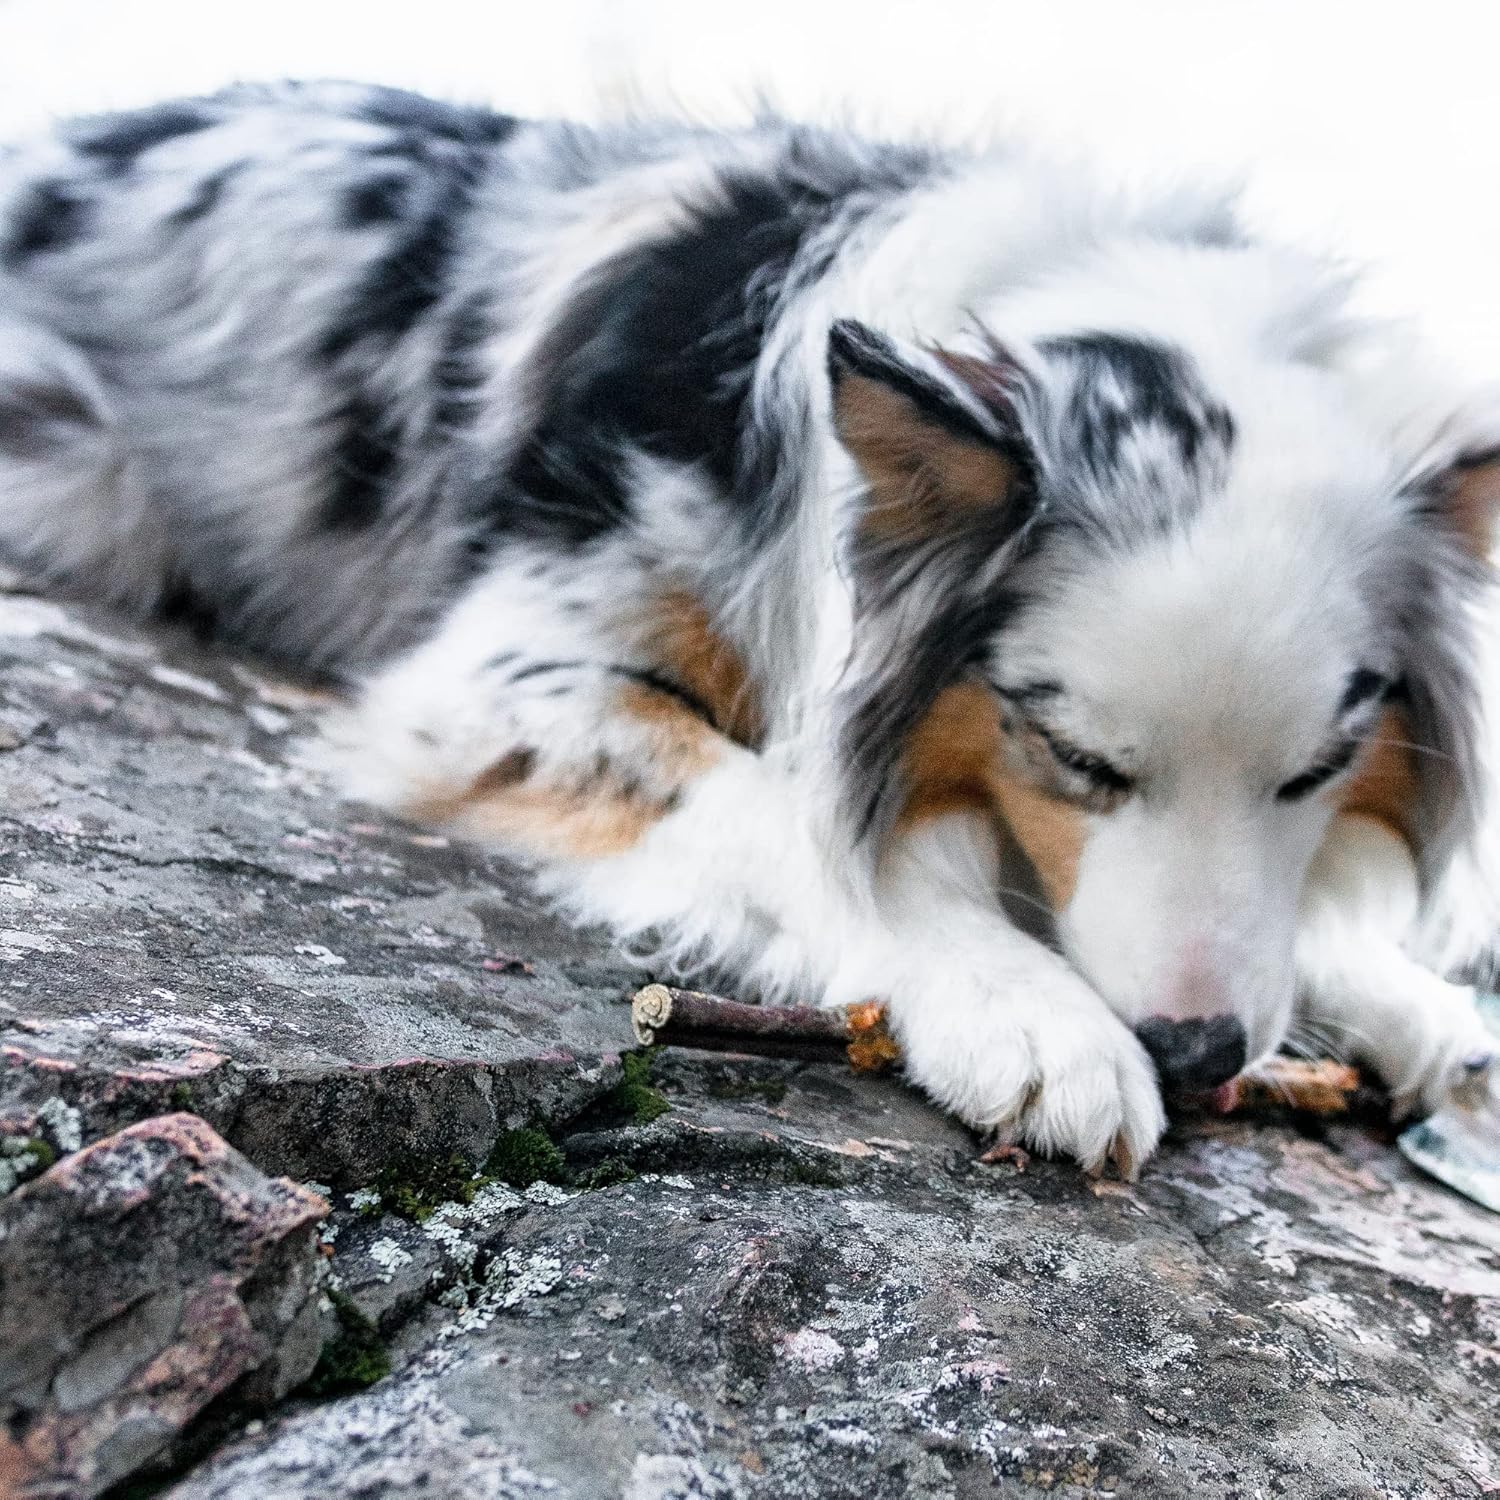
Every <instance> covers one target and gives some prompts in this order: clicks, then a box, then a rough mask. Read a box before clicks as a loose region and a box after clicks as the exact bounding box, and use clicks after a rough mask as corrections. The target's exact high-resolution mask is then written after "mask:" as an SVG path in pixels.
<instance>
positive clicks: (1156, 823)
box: [0, 84, 1500, 1172]
mask: <svg viewBox="0 0 1500 1500" xmlns="http://www.w3.org/2000/svg"><path fill="white" fill-rule="evenodd" d="M1497 445H1500V422H1497V421H1496V419H1495V417H1494V415H1493V413H1491V412H1486V411H1485V410H1484V409H1483V408H1482V407H1479V406H1475V405H1470V406H1469V407H1468V408H1467V409H1465V407H1464V404H1463V403H1461V402H1458V401H1455V400H1450V399H1445V397H1444V396H1443V393H1442V387H1441V384H1440V383H1439V382H1435V381H1434V380H1433V379H1432V378H1431V377H1429V376H1428V375H1426V374H1425V373H1424V372H1423V371H1422V370H1421V369H1420V368H1419V366H1418V364H1417V362H1416V357H1415V356H1414V355H1413V354H1412V353H1411V352H1410V351H1409V350H1407V349H1406V348H1405V347H1402V346H1398V344H1397V343H1396V342H1395V341H1394V339H1393V338H1392V337H1391V336H1390V335H1389V334H1384V333H1380V332H1379V331H1371V330H1363V329H1361V328H1359V327H1357V326H1356V325H1354V324H1353V323H1352V322H1351V321H1350V320H1349V319H1348V318H1347V317H1346V316H1345V313H1344V310H1343V289H1342V287H1341V285H1340V283H1339V282H1338V280H1337V279H1336V278H1335V277H1333V276H1331V275H1330V274H1329V273H1328V272H1327V271H1326V269H1325V268H1323V267H1322V266H1320V265H1317V264H1314V263H1311V262H1309V261H1308V260H1306V259H1303V258H1300V257H1298V256H1295V255H1291V254H1288V253H1287V252H1285V251H1281V250H1277V249H1274V248H1268V247H1265V246H1263V245H1259V244H1256V243H1253V242H1252V241H1250V240H1249V239H1247V238H1246V237H1245V236H1244V235H1243V234H1242V233H1241V232H1240V230H1239V229H1238V228H1237V226H1236V224H1235V222H1234V219H1233V216H1232V214H1231V212H1230V211H1229V209H1228V208H1227V207H1226V205H1225V204H1224V203H1223V202H1222V201H1219V200H1217V199H1213V198H1208V197H1204V196H1201V195H1192V194H1179V195H1175V196H1172V195H1167V196H1161V197H1157V198H1155V199H1151V200H1149V201H1143V202H1136V203H1131V202H1125V201H1122V200H1120V199H1118V198H1117V197H1115V196H1114V195H1112V194H1109V193H1105V192H1101V191H1100V190H1098V189H1097V188H1096V187H1095V186H1094V185H1093V184H1091V183H1090V182H1089V181H1088V180H1087V179H1086V178H1084V177H1083V176H1082V175H1080V174H1079V173H1078V172H1077V171H1076V170H1059V169H1057V168H1055V167H1052V166H1049V165H1048V164H1046V163H1044V162H1040V161H1036V160H1033V159H1031V158H1030V157H1027V156H1025V155H1022V154H1019V153H1016V152H1000V153H998V154H992V155H984V156H969V155H964V154H962V153H955V152H948V151H938V150H934V149H928V148H925V147H920V146H911V145H890V144H878V143H874V142H871V141H868V140H862V139H858V138H855V137H853V136H851V135H848V134H844V133H838V132H819V131H813V130H808V129H801V128H796V127H793V126H789V125H786V124H784V123H780V122H768V123H765V124H763V125H761V126H759V127H757V128H754V129H751V130H746V131H742V132H735V133H711V132H706V131H701V130H694V129H689V128H686V127H678V126H661V127H646V126H634V127H630V128H621V129H617V130H602V131H601V130H585V129H579V128H575V127H572V126H567V125H561V124H545V123H532V122H522V121H517V120H513V119H509V118H506V117H504V116H501V115H498V114H493V113H489V112H487V111H484V110H478V109H466V108H459V107H453V106H448V105H444V104H439V103H436V102H433V101H429V100H425V99H421V98H418V97H415V96H411V95H406V94H400V93H396V92H392V91H387V90H379V89H372V88H367V87H363V86H355V85H333V84H327V85H323V84H320V85H310V86H294V85H286V86H279V87H270V88H243V89H237V90H234V91H231V92H229V93H227V94H224V95H222V96H219V97H216V98H212V99H205V100H195V101H189V102H184V103H178V104H171V105H165V106H161V107H159V108H156V109H151V110H145V111H141V112H136V113H129V114H123V115H118V116H112V117H107V118H98V119H91V120H84V121H80V122H76V123H73V124H69V125H66V126H63V127H62V128H60V129H59V130H57V131H56V132H55V133H53V134H52V135H51V136H50V137H49V138H47V139H45V140H41V141H39V142H36V143H34V144H31V145H28V146H26V147H24V148H21V149H17V150H15V151H12V152H10V153H9V154H7V155H5V156H3V157H0V546H3V547H4V548H5V549H7V550H9V551H11V552H12V553H14V554H16V555H18V556H20V557H21V558H23V559H24V560H26V561H27V562H29V563H30V564H32V565H33V566H36V567H39V568H41V569H42V570H44V571H45V572H46V573H48V574H49V575H51V576H53V577H55V578H56V579H58V580H59V581H62V582H65V583H67V584H69V585H71V586H75V587H79V588H83V589H86V590H88V591H90V592H92V593H94V594H97V595H103V596H105V597H107V598H109V599H111V600H114V601H116V602H118V603H120V604H123V605H127V606H130V607H133V608H136V609H139V610H142V611H157V612H167V613H173V612H175V613H179V614H181V613H189V614H191V615H192V616H194V617H196V618H198V619H200V620H207V619H211V620H212V621H213V622H214V624H215V625H216V626H217V628H218V629H220V630H222V631H223V632H224V633H225V634H226V635H228V636H230V637H232V638H234V639H236V640H239V641H241V642H244V643H247V644H249V645H250V646H252V647H255V648H258V649H260V650H262V651H266V652H269V653H273V654H276V655H279V656H282V657H286V658H291V659H294V660H296V661H297V662H300V663H302V664H304V665H306V666H310V667H313V668H317V669H320V670H323V671H325V672H328V673H331V674H335V675H338V676H341V677H344V678H346V679H347V680H349V681H350V682H351V683H354V684H357V689H358V691H357V698H356V701H355V702H354V703H353V705H352V706H351V707H350V708H349V710H348V711H347V712H345V713H343V714H342V715H341V716H340V717H339V720H338V722H337V723H336V724H335V725H334V728H333V733H332V740H333V742H334V744H335V746H336V748H337V756H338V760H339V762H340V764H341V765H342V767H343V770H344V774H345V777H346V785H347V787H348V789H349V791H350V792H351V793H352V794H353V795H355V796H357V797H359V798H363V799H366V800H368V801H371V802H375V803H378V804H380V805H382V806H384V807H387V808H391V809H394V810H396V811H398V812H401V813H404V814H406V815H408V816H411V817H414V818H417V819H422V820H425V821H429V822H433V823H437V824H441V825H444V826H446V827H451V828H453V829H455V830H457V831H459V832H461V833H463V834H465V835H468V836H470V837H473V838H477V839H481V840H484V841H486V842H488V843H491V844H494V845H496V846H498V847H500V848H503V849H505V850H507V851H509V852H511V853H513V854H517V855H520V856H522V857H524V858H526V859H527V860H529V861H530V862H531V863H532V864H533V865H534V866H535V868H536V871H537V879H538V881H539V882H540V884H541V887H542V888H543V889H544V890H545V891H547V892H548V893H550V894H551V895H552V896H553V897H555V898H556V899H557V900H558V901H559V902H560V903H561V904H562V905H563V906H564V907H566V908H567V909H568V910H569V911H570V912H572V913H573V914H575V915H576V916H577V917H578V918H580V919H584V920H589V921H598V922H603V923H606V924H607V925H608V926H609V927H610V928H611V929H612V930H613V931H614V932H615V933H616V934H617V935H618V936H619V937H620V938H621V939H622V940H625V941H627V942H628V943H631V944H633V945H635V946H637V947H639V946H646V947H647V948H648V949H649V951H650V952H651V953H652V954H653V956H654V958H655V959H656V961H657V962H671V963H673V964H675V965H676V966H678V967H679V968H681V969H684V970H693V971H702V970H705V969H710V970H713V971H715V972H716V973H718V974H719V975H720V976H721V977H722V976H723V975H724V974H726V973H727V974H728V975H729V976H730V981H731V982H733V983H734V984H736V985H737V986H738V987H739V988H740V989H741V990H742V991H749V990H753V991H756V992H759V993H760V994H762V995H764V996H766V997H767V998H769V999H779V998H783V997H791V996H796V997H798V998H802V999H806V998H811V997H815V998H817V999H818V1000H821V1001H823V1002H825V1003H830V1004H832V1003H837V1002H842V1001H849V1000H857V999H863V998H866V997H869V996H872V995H873V996H881V997H884V998H886V999H888V1000H889V1002H890V1005H891V1013H892V1017H893V1021H894V1025H895V1027H896V1030H897V1032H898V1034H899V1038H900V1041H901V1043H902V1046H903V1049H904V1052H905V1056H906V1060H907V1068H908V1071H909V1073H910V1075H911V1077H912V1078H913V1079H914V1080H915V1081H916V1082H917V1083H919V1084H920V1085H921V1086H922V1087H923V1088H925V1089H926V1090H927V1091H928V1093H929V1094H930V1095H931V1096H932V1097H933V1098H934V1099H936V1100H937V1101H938V1102H940V1103H941V1104H943V1105H945V1106H947V1107H948V1108H950V1109H952V1110H953V1111H955V1112H956V1113H957V1114H959V1115H960V1116H962V1118H963V1119H965V1120H967V1121H968V1122H970V1123H971V1124H973V1125H975V1126H979V1127H986V1128H996V1129H1000V1130H1003V1131H1007V1132H1009V1133H1010V1134H1011V1135H1012V1136H1014V1137H1016V1138H1019V1139H1024V1140H1026V1141H1028V1142H1029V1143H1031V1144H1033V1145H1036V1146H1038V1147H1041V1148H1043V1149H1049V1150H1060V1151H1065V1152H1069V1153H1071V1154H1072V1155H1074V1156H1075V1157H1077V1158H1078V1159H1079V1160H1081V1161H1082V1162H1084V1163H1086V1164H1088V1165H1091V1166H1093V1165H1098V1164H1100V1163H1102V1162H1103V1161H1104V1160H1105V1159H1106V1158H1107V1157H1113V1158H1114V1159H1115V1161H1116V1162H1117V1163H1118V1164H1119V1166H1120V1167H1121V1169H1122V1170H1124V1171H1126V1172H1130V1171H1132V1170H1133V1169H1134V1167H1135V1166H1136V1164H1138V1163H1139V1162H1140V1161H1141V1160H1142V1159H1144V1157H1145V1156H1146V1155H1147V1154H1148V1153H1149V1152H1150V1150H1151V1149H1152V1147H1153V1146H1154V1145H1155V1143H1156V1140H1157V1138H1158V1136H1159V1134H1160V1132H1161V1129H1162V1124H1163V1115H1162V1105H1161V1102H1160V1093H1159V1087H1158V1076H1157V1073H1158V1068H1159V1070H1160V1072H1161V1073H1162V1074H1163V1075H1164V1076H1165V1078H1166V1080H1167V1081H1168V1082H1170V1083H1178V1084H1181V1085H1183V1086H1189V1087H1191V1086H1210V1085H1212V1084H1214V1083H1216V1082H1218V1081H1220V1080H1221V1079H1223V1078H1224V1077H1227V1076H1228V1075H1229V1074H1230V1073H1232V1072H1233V1071H1234V1070H1235V1069H1236V1068H1237V1067H1238V1066H1240V1065H1241V1064H1242V1063H1243V1062H1244V1061H1245V1060H1246V1058H1247V1056H1248V1057H1249V1058H1251V1059H1253V1058H1255V1057H1257V1056H1259V1055H1261V1054H1264V1053H1266V1052H1269V1051H1271V1050H1274V1049H1275V1048H1276V1047H1277V1046H1278V1045H1280V1044H1282V1043H1283V1042H1285V1041H1287V1039H1288V1037H1289V1034H1290V1035H1293V1036H1294V1037H1295V1035H1296V1034H1297V1032H1298V1029H1299V1028H1300V1031H1301V1032H1302V1033H1305V1034H1308V1035H1312V1036H1315V1037H1316V1038H1317V1039H1318V1041H1319V1044H1320V1045H1321V1044H1325V1043H1332V1044H1334V1045H1337V1046H1340V1047H1342V1048H1344V1049H1347V1050H1349V1051H1352V1052H1353V1053H1355V1054H1357V1055H1359V1056H1361V1057H1363V1058H1364V1059H1365V1060H1367V1061H1368V1062H1370V1063H1371V1064H1373V1065H1374V1066H1375V1067H1376V1068H1378V1069H1379V1070H1380V1071H1381V1072H1382V1073H1383V1074H1384V1075H1385V1077H1386V1078H1387V1080H1388V1081H1389V1083H1390V1084H1391V1086H1392V1089H1393V1090H1394V1092H1395V1094H1396V1095H1397V1097H1398V1100H1399V1101H1400V1102H1401V1103H1402V1104H1403V1105H1409V1106H1413V1107H1420V1106H1424V1105H1428V1104H1431V1103H1432V1102H1433V1101H1434V1100H1435V1099H1436V1098H1438V1097H1439V1096H1440V1094H1441V1092H1442V1091H1443V1089H1444V1088H1445V1087H1447V1086H1448V1084H1449V1083H1450V1082H1451V1081H1452V1080H1453V1079H1454V1077H1455V1076H1458V1075H1459V1074H1460V1073H1462V1072H1463V1071H1464V1069H1465V1068H1468V1069H1469V1070H1470V1071H1477V1070H1479V1069H1482V1068H1483V1067H1484V1066H1486V1065H1487V1056H1488V1047H1487V1044H1486V1041H1485V1036H1484V1033H1483V1031H1482V1029H1481V1028H1480V1026H1479V1023H1478V1021H1477V1019H1476V1017H1475V1015H1474V1011H1473V1007H1472V1004H1471V998H1472V997H1471V992H1470V991H1469V990H1468V989H1467V988H1465V985H1466V984H1467V983H1468V982H1471V981H1474V980H1476V979H1486V978H1489V977H1492V975H1493V968H1494V957H1493V948H1492V946H1491V944H1492V939H1493V937H1494V934H1495V933H1496V931H1497V927H1500V873H1497V864H1500V849H1497V842H1500V841H1497V834H1500V810H1497V799H1496V797H1495V795H1494V792H1495V786H1494V783H1495V778H1496V773H1497V767H1500V757H1497V754H1496V749H1495V746H1494V743H1493V734H1494V724H1493V723H1492V722H1491V721H1492V718H1493V713H1494V704H1493V702H1492V701H1487V700H1492V699H1493V697H1494V694H1495V692H1496V691H1497V688H1496V683H1497V681H1500V677H1497V671H1496V668H1497V667H1500V657H1497V655H1496V648H1495V639H1494V632H1493V630H1492V620H1493V618H1494V609H1493V603H1494V601H1493V598H1492V594H1493V589H1492V581H1491V577H1490V574H1489V571H1488V564H1487V561H1486V559H1487V553H1488V548H1489V526H1490V513H1491V510H1492V507H1493V504H1494V502H1495V499H1496V494H1497V491H1500V465H1497V464H1496V463H1495V462H1494V459H1495V454H1496V451H1497ZM1486 662H1487V663H1488V666H1486V665H1485V664H1486ZM1148 1048H1149V1051H1148ZM1153 1057H1154V1058H1155V1063H1153Z"/></svg>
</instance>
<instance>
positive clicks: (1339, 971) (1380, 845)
mask: <svg viewBox="0 0 1500 1500" xmlns="http://www.w3.org/2000/svg"><path fill="white" fill-rule="evenodd" d="M1418 900H1419V893H1418V885H1417V871H1416V866H1415V864H1414V863H1413V860H1412V855H1411V851H1410V849H1409V848H1408V846H1407V844H1406V842H1405V841H1404V840H1403V839H1402V838H1401V837H1400V835H1399V834H1397V833H1396V832H1395V831H1394V830H1392V829H1391V828H1390V827H1388V826H1387V825H1386V824H1384V823H1382V822H1379V821H1376V820H1375V819H1373V818H1365V817H1359V816H1344V817H1341V818H1339V819H1338V820H1337V821H1336V822H1335V824H1334V826H1333V828H1332V829H1331V830H1330V832H1329V836H1328V838H1327V840H1326V841H1325V842H1324V844H1323V847H1322V849H1321V850H1320V851H1319V853H1318V856H1317V859H1316V860H1315V861H1314V864H1313V868H1312V871H1311V873H1310V875H1309V878H1308V884H1307V889H1306V893H1305V895H1304V898H1303V910H1302V921H1301V928H1300V931H1299V936H1298V942H1297V967H1298V981H1299V1000H1298V1022H1299V1025H1300V1027H1301V1030H1302V1032H1303V1034H1304V1036H1305V1039H1306V1040H1307V1041H1308V1042H1310V1043H1311V1044H1312V1045H1314V1046H1324V1045H1326V1046H1330V1047H1332V1048H1334V1049H1335V1050H1338V1051H1340V1052H1342V1053H1344V1054H1346V1055H1348V1056H1350V1057H1352V1058H1354V1059H1356V1060H1358V1061H1360V1062H1363V1063H1367V1064H1368V1065H1369V1066H1370V1067H1372V1068H1374V1069H1375V1071H1376V1072H1378V1073H1379V1074H1380V1076H1381V1078H1382V1079H1384V1081H1385V1083H1386V1085H1387V1086H1388V1087H1389V1088H1390V1091H1391V1094H1392V1097H1393V1099H1394V1101H1395V1105H1396V1110H1397V1113H1398V1114H1410V1113H1413V1112H1430V1111H1431V1110H1433V1109H1435V1108H1437V1106H1438V1105H1440V1104H1441V1103H1442V1102H1443V1099H1444V1098H1445V1097H1446V1096H1447V1094H1448V1092H1449V1091H1450V1090H1451V1089H1452V1088H1453V1087H1454V1086H1455V1085H1457V1084H1461V1083H1463V1082H1464V1081H1466V1080H1469V1079H1474V1078H1476V1077H1478V1076H1479V1075H1481V1074H1482V1073H1483V1072H1484V1070H1485V1069H1486V1068H1488V1067H1489V1066H1490V1064H1491V1062H1492V1060H1493V1057H1494V1053H1495V1050H1496V1046H1495V1040H1494V1038H1493V1037H1492V1036H1491V1035H1490V1033H1489V1032H1488V1030H1487V1029H1486V1027H1485V1025H1484V1023H1483V1022H1482V1021H1481V1020H1480V1018H1479V1014H1478V1012H1477V1011H1476V1010H1475V1007H1474V992H1473V990H1472V989H1470V988H1469V987H1467V986H1465V985H1458V984H1450V983H1448V982H1447V981H1446V980H1444V979H1441V978H1440V977H1439V976H1438V975H1436V974H1434V973H1432V971H1431V970H1429V969H1427V968H1424V967H1423V966H1422V965H1421V964H1419V963H1417V962H1416V961H1415V960H1414V959H1412V958H1411V957H1409V956H1408V955H1407V953H1406V952H1405V951H1404V949H1403V947H1402V940H1403V938H1404V937H1405V936H1406V935H1407V934H1408V933H1409V932H1410V931H1411V929H1412V926H1413V923H1414V922H1415V920H1416V917H1417V911H1418Z"/></svg>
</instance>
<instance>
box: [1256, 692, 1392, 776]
mask: <svg viewBox="0 0 1500 1500" xmlns="http://www.w3.org/2000/svg"><path fill="white" fill-rule="evenodd" d="M1395 686H1396V684H1395V683H1394V682H1393V681H1392V680H1391V679H1390V678H1389V677H1387V676H1385V674H1384V673H1382V672H1377V671H1375V670H1373V669H1372V668H1370V667H1357V668H1355V670H1354V671H1353V672H1351V673H1350V674H1349V680H1348V682H1347V683H1346V684H1345V686H1344V696H1343V697H1342V698H1341V699H1340V700H1339V707H1338V722H1339V724H1340V726H1341V727H1345V733H1344V734H1343V735H1342V737H1341V738H1340V739H1338V740H1337V741H1336V742H1335V743H1334V744H1333V745H1332V746H1331V747H1330V748H1329V749H1327V750H1325V751H1324V752H1323V753H1322V754H1321V755H1320V756H1319V757H1318V759H1317V760H1316V761H1315V762H1314V763H1313V764H1312V765H1311V766H1309V767H1308V768H1307V770H1305V771H1303V772H1301V773H1300V774H1299V775H1296V776H1293V777H1292V779H1291V780H1290V781H1285V782H1283V783H1282V784H1281V785H1280V786H1279V787H1277V788H1276V800H1277V801H1278V802H1300V801H1301V800H1302V799H1303V798H1304V797H1307V796H1310V795H1311V794H1312V793H1313V792H1315V791H1317V789H1318V788H1319V787H1320V786H1326V785H1327V784H1328V783H1329V782H1330V781H1332V780H1333V779H1334V777H1335V776H1337V775H1339V774H1340V773H1341V772H1343V771H1346V770H1348V768H1349V767H1350V766H1351V765H1352V764H1353V763H1354V759H1355V757H1356V756H1357V755H1358V754H1359V748H1360V745H1361V744H1362V743H1363V741H1362V739H1361V737H1360V736H1359V735H1358V734H1351V733H1349V732H1348V731H1347V727H1346V726H1347V725H1348V724H1349V723H1350V721H1351V720H1353V721H1355V722H1363V721H1365V720H1366V719H1368V717H1369V715H1370V714H1371V713H1372V712H1373V711H1374V709H1376V708H1377V707H1379V705H1380V704H1382V703H1383V702H1385V700H1386V699H1387V698H1389V697H1390V696H1391V694H1392V692H1393V691H1394V690H1395Z"/></svg>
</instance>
